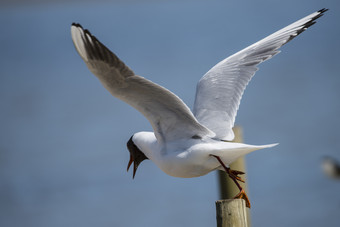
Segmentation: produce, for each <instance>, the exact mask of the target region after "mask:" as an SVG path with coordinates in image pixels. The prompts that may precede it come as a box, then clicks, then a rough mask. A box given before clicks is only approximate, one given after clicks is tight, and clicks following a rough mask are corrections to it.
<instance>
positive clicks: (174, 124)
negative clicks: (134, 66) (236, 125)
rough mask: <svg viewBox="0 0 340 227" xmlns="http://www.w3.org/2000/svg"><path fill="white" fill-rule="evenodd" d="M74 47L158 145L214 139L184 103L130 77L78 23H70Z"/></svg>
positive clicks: (123, 67) (167, 92)
mask: <svg viewBox="0 0 340 227" xmlns="http://www.w3.org/2000/svg"><path fill="white" fill-rule="evenodd" d="M71 35H72V40H73V43H74V46H75V47H76V50H77V51H78V53H79V55H80V56H81V57H82V59H83V60H84V61H85V63H86V65H87V67H88V68H89V69H90V70H91V72H92V73H93V74H95V75H96V76H97V77H98V79H99V80H100V81H101V83H102V84H103V85H104V87H105V88H106V89H107V90H109V92H110V93H111V94H112V95H113V96H115V97H117V98H119V99H121V100H122V101H124V102H126V103H128V104H130V105H131V106H132V107H134V108H136V109H137V110H138V111H140V112H141V113H142V114H143V115H144V116H145V117H146V118H147V119H148V120H149V122H150V123H151V125H152V127H153V129H154V132H155V135H156V137H157V140H158V141H159V142H160V143H165V142H170V141H174V140H177V139H186V138H191V137H193V136H202V137H203V136H206V135H209V136H214V135H215V134H214V133H213V132H212V131H210V130H209V129H207V128H206V127H204V126H202V125H201V124H200V123H198V121H197V120H196V118H195V117H194V115H193V114H192V112H191V111H190V109H189V108H188V107H187V105H185V103H184V102H183V101H182V100H181V99H180V98H179V97H177V96H176V95H175V94H173V93H172V92H170V91H169V90H167V89H165V88H163V87H161V86H159V85H157V84H155V83H153V82H151V81H149V80H147V79H145V78H143V77H141V76H137V75H135V74H134V72H133V71H132V70H131V69H130V68H128V67H127V66H126V65H125V64H124V63H123V62H122V61H121V60H120V59H119V58H118V57H117V56H116V55H115V54H113V53H112V52H111V51H110V50H109V49H108V48H106V47H105V46H104V45H103V44H102V43H100V42H99V41H98V40H97V38H96V37H94V36H93V35H91V34H90V32H89V31H88V30H84V29H83V28H82V27H81V25H79V24H75V23H74V24H72V27H71Z"/></svg>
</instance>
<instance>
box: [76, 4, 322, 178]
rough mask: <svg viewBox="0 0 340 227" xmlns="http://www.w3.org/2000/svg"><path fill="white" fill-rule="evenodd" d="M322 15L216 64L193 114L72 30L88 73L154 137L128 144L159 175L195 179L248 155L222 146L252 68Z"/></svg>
mask: <svg viewBox="0 0 340 227" xmlns="http://www.w3.org/2000/svg"><path fill="white" fill-rule="evenodd" d="M325 11H327V10H326V9H322V10H319V11H317V12H314V13H312V14H310V15H308V16H306V17H304V18H302V19H300V20H298V21H296V22H294V23H292V24H291V25H288V26H287V27H285V28H283V29H281V30H279V31H277V32H275V33H273V34H271V35H269V36H268V37H266V38H264V39H262V40H260V41H258V42H256V43H254V44H253V45H251V46H249V47H247V48H245V49H243V50H241V51H239V52H237V53H236V54H233V55H232V56H230V57H228V58H226V59H224V60H222V61H221V62H219V63H218V64H216V65H215V66H214V67H213V68H211V69H210V70H209V71H208V72H207V73H206V74H205V75H204V76H203V77H202V78H201V80H200V81H199V82H198V84H197V90H196V99H195V105H194V109H193V113H192V112H191V111H190V109H189V108H188V106H187V105H186V104H185V103H184V102H183V101H182V100H181V99H180V98H179V97H178V96H176V95H175V94H173V93H172V92H171V91H169V90H167V89H165V88H164V87H162V86H160V85H158V84H155V83H153V82H151V81H149V80H147V79H145V78H143V77H141V76H138V75H135V73H134V72H133V71H132V70H131V69H130V68H129V67H127V66H126V65H125V64H124V63H123V62H122V61H121V60H120V59H119V58H118V57H117V56H116V55H115V54H113V53H112V52H111V51H110V50H109V49H108V48H106V47H105V46H104V45H103V44H102V43H101V42H99V41H98V39H97V38H96V37H94V36H93V35H91V33H90V32H89V31H87V30H84V29H83V28H82V27H81V26H80V25H79V24H72V27H71V35H72V40H73V42H74V45H75V47H76V50H77V51H78V53H79V55H80V56H81V57H82V59H83V60H84V61H85V63H86V65H87V66H88V68H89V69H90V70H91V71H92V72H93V73H94V74H95V75H96V76H97V77H98V79H99V80H100V81H101V83H102V84H103V85H104V87H105V88H106V89H107V90H108V91H109V92H110V93H111V94H112V95H113V96H115V97H117V98H119V99H121V100H122V101H124V102H126V103H128V104H130V105H131V106H133V107H134V108H136V109H137V110H138V111H140V112H141V113H142V114H143V115H144V116H145V117H146V118H147V119H148V120H149V122H150V124H151V125H152V127H153V130H154V132H140V133H136V134H135V135H134V136H133V137H132V141H133V143H134V144H135V146H137V147H138V148H139V150H140V152H142V153H144V155H145V156H146V157H147V158H149V159H150V160H152V161H153V162H154V163H155V164H156V165H157V166H158V167H159V168H160V169H162V170H163V171H164V172H165V173H167V174H169V175H171V176H175V177H198V176H202V175H205V174H207V173H209V172H210V171H212V170H215V169H219V168H221V165H220V163H219V161H217V159H216V158H214V157H212V156H211V155H215V156H218V157H220V159H221V160H222V161H223V163H225V165H229V164H230V163H232V162H233V161H235V160H236V159H237V158H239V157H241V156H243V155H245V154H248V153H250V152H252V151H254V150H258V149H262V148H268V147H273V146H275V145H276V144H272V145H264V146H254V145H247V144H241V143H232V142H225V141H231V140H233V138H234V133H233V131H232V128H233V126H234V122H235V117H236V113H237V110H238V108H239V104H240V100H241V97H242V95H243V92H244V90H245V88H246V86H247V84H248V82H249V81H250V80H251V78H252V77H253V75H254V74H255V72H256V71H257V70H258V68H257V66H258V65H259V64H260V63H262V62H264V61H266V60H268V59H270V58H271V57H273V56H274V55H276V54H277V53H279V52H280V51H279V48H280V47H281V46H282V45H284V44H286V43H287V42H289V41H290V40H292V39H293V38H294V37H296V36H297V35H299V34H300V33H301V32H303V31H304V30H306V29H307V28H308V27H310V26H311V25H313V24H314V23H315V20H316V19H317V18H319V17H320V16H322V15H323V13H324V12H325Z"/></svg>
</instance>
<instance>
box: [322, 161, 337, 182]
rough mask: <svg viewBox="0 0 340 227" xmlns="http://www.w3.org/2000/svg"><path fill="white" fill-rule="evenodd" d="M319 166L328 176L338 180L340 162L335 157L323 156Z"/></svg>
mask: <svg viewBox="0 0 340 227" xmlns="http://www.w3.org/2000/svg"><path fill="white" fill-rule="evenodd" d="M321 168H322V170H323V172H324V173H325V174H326V175H327V176H328V177H329V178H332V179H337V180H340V163H339V162H338V161H337V160H336V159H334V158H331V157H329V156H326V157H324V158H323V160H322V163H321Z"/></svg>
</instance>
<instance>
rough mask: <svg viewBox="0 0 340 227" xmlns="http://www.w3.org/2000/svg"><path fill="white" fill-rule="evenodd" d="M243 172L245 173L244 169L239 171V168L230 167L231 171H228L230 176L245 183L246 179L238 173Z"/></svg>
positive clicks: (241, 173)
mask: <svg viewBox="0 0 340 227" xmlns="http://www.w3.org/2000/svg"><path fill="white" fill-rule="evenodd" d="M243 174H245V173H244V172H242V171H238V170H233V169H229V171H228V175H229V177H231V178H234V179H236V180H238V181H241V182H243V183H245V181H244V180H243V179H242V178H241V177H239V176H238V175H243Z"/></svg>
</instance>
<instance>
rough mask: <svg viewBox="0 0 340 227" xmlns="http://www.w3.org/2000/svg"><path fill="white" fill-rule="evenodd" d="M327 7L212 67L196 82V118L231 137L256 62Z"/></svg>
mask: <svg viewBox="0 0 340 227" xmlns="http://www.w3.org/2000/svg"><path fill="white" fill-rule="evenodd" d="M326 11H327V9H321V10H319V11H317V12H315V13H312V14H310V15H308V16H306V17H304V18H302V19H300V20H298V21H296V22H295V23H292V24H290V25H288V26H287V27H285V28H283V29H281V30H279V31H277V32H275V33H273V34H271V35H270V36H267V37H266V38H264V39H262V40H260V41H258V42H256V43H254V44H253V45H251V46H249V47H247V48H245V49H243V50H241V51H239V52H237V53H236V54H234V55H232V56H230V57H228V58H226V59H224V60H223V61H221V62H219V63H218V64H217V65H215V66H214V67H213V68H211V69H210V70H209V71H208V72H207V73H206V74H205V75H204V76H203V77H202V78H201V80H200V81H199V83H198V85H197V90H196V100H195V104H194V114H195V116H196V118H197V119H198V121H199V122H200V123H201V124H203V125H204V126H206V127H208V128H209V129H210V130H212V131H213V132H215V133H216V138H219V139H223V140H232V139H233V138H234V133H233V131H232V127H233V126H234V122H235V117H236V113H237V110H238V107H239V105H240V100H241V97H242V94H243V92H244V89H245V88H246V86H247V84H248V82H249V81H250V79H251V78H252V77H253V76H254V74H255V72H256V71H257V69H258V68H257V66H258V65H259V64H260V63H262V62H264V61H266V60H268V59H270V58H271V57H273V56H274V55H276V54H278V53H279V52H280V51H279V50H278V49H279V48H280V47H281V46H282V45H284V44H286V43H287V42H289V41H290V40H292V39H293V38H294V37H296V36H297V35H299V34H300V33H301V32H303V31H305V30H306V29H307V28H308V27H310V26H311V25H313V24H314V23H315V20H316V19H317V18H319V17H320V16H322V15H323V13H324V12H326Z"/></svg>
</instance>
